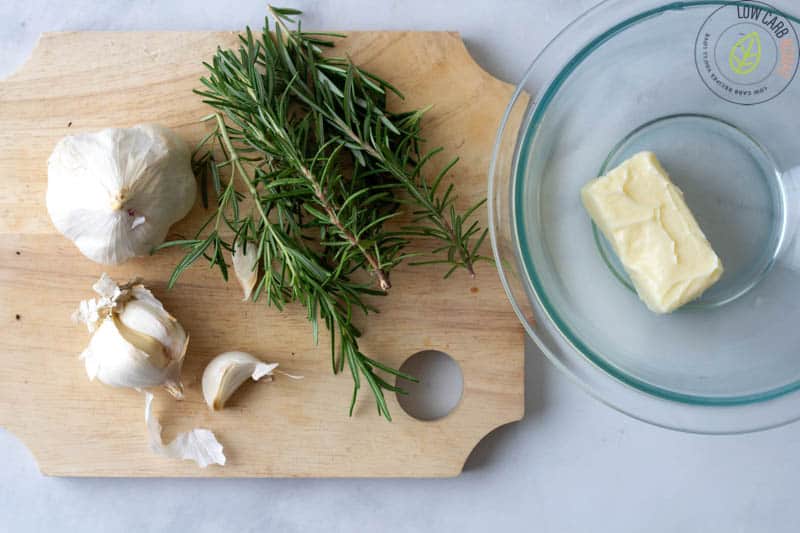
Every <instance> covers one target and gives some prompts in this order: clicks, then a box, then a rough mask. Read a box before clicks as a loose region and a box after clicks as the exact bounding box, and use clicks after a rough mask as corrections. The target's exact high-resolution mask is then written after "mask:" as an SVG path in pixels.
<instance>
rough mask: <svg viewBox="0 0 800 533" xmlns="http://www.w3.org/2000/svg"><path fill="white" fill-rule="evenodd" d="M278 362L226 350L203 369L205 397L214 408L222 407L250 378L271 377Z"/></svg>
mask: <svg viewBox="0 0 800 533" xmlns="http://www.w3.org/2000/svg"><path fill="white" fill-rule="evenodd" d="M277 367H278V363H264V362H263V361H261V360H259V359H257V358H255V357H253V356H252V355H250V354H249V353H245V352H225V353H222V354H220V355H218V356H216V357H215V358H214V359H212V360H211V362H210V363H208V365H207V366H206V369H205V370H204V371H203V398H204V399H205V401H206V403H207V404H208V406H209V407H210V408H211V409H213V410H215V411H216V410H219V409H222V408H223V407H224V406H225V402H226V401H228V398H230V397H231V395H232V394H233V393H234V392H236V390H237V389H238V388H239V387H240V386H241V385H242V384H243V383H244V382H245V381H247V380H248V379H250V378H252V379H253V381H258V380H260V379H261V378H263V377H265V376H268V377H271V376H272V373H273V371H274V370H275V369H276V368H277Z"/></svg>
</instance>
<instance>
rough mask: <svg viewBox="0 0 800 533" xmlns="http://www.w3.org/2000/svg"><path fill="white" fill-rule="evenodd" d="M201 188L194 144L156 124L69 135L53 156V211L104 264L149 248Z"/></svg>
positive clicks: (50, 178) (161, 238)
mask: <svg viewBox="0 0 800 533" xmlns="http://www.w3.org/2000/svg"><path fill="white" fill-rule="evenodd" d="M196 194H197V185H196V183H195V179H194V175H193V174H192V166H191V156H190V153H189V149H188V148H187V146H186V144H185V143H184V142H183V141H182V140H181V138H180V137H178V136H177V135H176V134H175V133H174V132H172V131H171V130H169V129H167V128H164V127H162V126H158V125H154V124H144V125H139V126H134V127H132V128H124V129H116V128H111V129H105V130H102V131H98V132H96V133H83V134H79V135H71V136H68V137H65V138H63V139H61V140H60V141H59V142H58V144H57V145H56V147H55V149H54V150H53V153H52V154H51V155H50V160H49V162H48V169H47V211H48V213H49V214H50V218H51V219H52V221H53V224H54V225H55V227H56V229H58V231H60V232H61V233H63V234H64V235H65V236H66V237H67V238H69V239H70V240H72V241H73V242H74V243H75V245H76V246H77V247H78V249H80V251H81V252H82V253H83V255H85V256H86V257H88V258H89V259H91V260H92V261H96V262H98V263H104V264H117V263H121V262H123V261H125V260H127V259H129V258H131V257H133V256H136V255H146V254H149V253H150V251H151V250H152V249H153V248H154V247H155V246H158V245H159V244H161V243H162V242H163V241H164V237H166V235H167V231H168V230H169V227H170V226H171V225H172V224H174V223H175V222H177V221H178V220H180V219H182V218H183V217H184V216H186V214H187V213H188V212H189V210H190V209H191V207H192V205H193V204H194V200H195V196H196Z"/></svg>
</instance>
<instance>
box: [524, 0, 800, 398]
mask: <svg viewBox="0 0 800 533" xmlns="http://www.w3.org/2000/svg"><path fill="white" fill-rule="evenodd" d="M748 4H758V5H759V7H761V8H765V9H767V10H768V11H770V12H772V13H777V14H780V15H781V16H782V17H785V18H787V19H789V20H791V21H792V22H795V23H799V22H800V20H798V19H797V18H796V17H793V16H791V15H788V14H786V13H784V12H783V11H781V10H779V9H775V8H772V7H771V6H765V5H764V4H763V3H760V2H747V1H744V2H742V1H725V0H696V1H686V2H671V3H669V4H665V5H663V6H661V7H658V8H654V9H650V10H648V11H644V12H642V13H640V14H638V15H636V16H633V17H630V18H628V19H626V20H623V21H622V22H619V23H618V24H616V25H614V26H613V27H611V28H610V29H609V30H607V31H606V32H604V33H603V34H602V35H600V36H598V37H596V38H595V39H593V40H592V41H590V42H589V43H588V44H587V45H586V46H584V47H583V48H582V49H581V50H580V51H578V53H577V54H575V56H573V58H572V59H571V60H570V61H569V62H567V64H566V65H565V66H564V68H562V69H561V71H560V72H559V73H558V74H557V75H556V77H555V78H554V79H553V81H552V82H551V83H550V84H549V86H548V87H547V89H546V90H545V92H544V94H543V96H542V98H541V99H540V100H539V101H538V102H537V104H536V106H535V108H534V109H533V113H532V116H531V119H530V122H529V125H528V127H527V129H526V131H525V134H524V136H523V139H522V142H521V143H520V147H519V161H518V164H517V165H516V170H515V178H514V185H513V193H514V199H513V205H514V229H515V231H516V239H517V243H518V245H519V249H520V258H521V260H522V264H523V267H524V268H525V271H526V274H527V277H528V279H530V281H531V284H532V285H533V290H534V293H535V295H536V298H537V299H538V300H539V303H540V304H541V306H542V309H543V310H544V312H545V313H546V314H547V316H548V318H549V319H550V320H551V321H552V322H553V324H555V326H556V328H557V329H558V331H559V332H560V333H561V335H562V336H563V337H564V338H565V340H566V341H567V342H568V343H569V344H570V345H571V346H572V347H573V348H574V349H575V350H577V351H578V352H579V353H581V354H582V355H583V356H584V357H586V358H587V359H588V360H589V361H591V362H592V363H593V364H594V365H596V366H597V367H599V368H600V369H602V370H603V371H605V372H606V373H608V374H610V375H611V376H613V377H614V378H616V379H618V380H619V381H621V382H622V383H624V384H626V385H628V386H631V387H634V388H636V389H638V390H640V391H642V392H645V393H648V394H652V395H654V396H657V397H660V398H663V399H666V400H671V401H676V402H682V403H686V404H690V405H702V406H733V405H747V404H754V403H759V402H765V401H768V400H773V399H775V398H778V397H780V396H783V395H786V394H789V393H791V392H794V391H797V390H800V380H798V381H795V382H793V383H789V384H787V385H784V386H782V387H778V388H775V389H772V390H769V391H765V392H760V393H756V394H748V395H743V396H736V397H719V396H700V395H693V394H686V393H681V392H676V391H672V390H669V389H665V388H662V387H658V386H656V385H653V384H651V383H648V382H646V381H643V380H641V379H638V378H636V377H633V376H631V375H629V374H627V373H625V372H624V371H622V370H621V369H619V368H617V367H616V366H614V365H613V364H611V363H610V362H609V361H607V360H606V359H604V358H603V357H601V356H600V355H598V354H597V353H595V352H594V351H593V350H591V349H589V347H588V346H586V344H584V343H583V341H581V340H580V338H579V337H578V336H577V335H576V334H575V333H574V332H573V331H572V329H571V328H570V327H569V326H568V325H567V323H566V322H565V321H564V320H563V319H562V318H561V316H560V315H559V313H558V311H557V310H556V308H555V307H554V306H553V305H552V304H551V302H550V300H549V298H548V297H547V294H546V292H545V290H544V285H543V284H542V282H541V280H540V279H539V276H538V275H537V273H536V268H535V266H534V264H533V261H532V260H531V254H530V249H529V247H528V244H527V243H528V241H527V239H526V238H525V237H526V235H525V228H524V224H522V220H521V218H520V217H521V213H522V212H523V209H522V207H523V206H522V198H523V194H522V192H523V185H524V180H523V179H522V178H523V176H522V173H523V169H525V168H526V167H527V163H528V157H529V151H528V147H529V146H530V144H531V143H532V142H533V137H534V135H535V133H536V131H537V129H538V127H539V124H540V123H541V120H542V118H543V116H544V114H545V112H546V111H547V108H548V106H549V104H550V102H551V101H552V100H553V98H554V97H555V95H556V94H557V93H558V91H559V89H560V88H561V86H562V85H563V84H564V82H565V81H566V80H567V78H569V76H570V75H571V74H572V72H573V71H574V70H575V69H576V68H577V67H578V65H580V64H581V63H582V62H583V61H584V60H585V59H586V58H587V57H588V56H589V55H591V53H592V52H593V51H594V49H596V48H597V47H598V46H600V45H601V44H603V43H604V42H606V41H608V40H609V39H611V38H612V37H614V36H615V35H617V34H619V33H621V32H622V31H624V30H625V29H627V28H628V27H630V26H633V25H635V24H638V23H639V22H642V21H644V20H646V19H649V18H652V17H656V16H658V15H660V14H662V13H666V12H669V11H680V10H683V9H687V8H692V7H703V6H720V7H724V6H728V5H748ZM689 312H691V311H689Z"/></svg>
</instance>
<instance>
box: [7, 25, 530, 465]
mask: <svg viewBox="0 0 800 533" xmlns="http://www.w3.org/2000/svg"><path fill="white" fill-rule="evenodd" d="M236 42H237V37H236V34H234V33H230V32H225V33H210V32H181V33H174V32H157V33H108V32H78V33H55V34H45V35H43V36H42V37H41V39H40V41H39V43H38V46H37V47H36V49H35V50H34V52H33V55H32V57H31V59H30V60H29V61H28V63H27V64H26V65H25V66H23V67H22V68H21V70H19V71H18V72H17V73H15V74H14V75H12V76H11V77H10V78H8V79H7V80H5V81H2V82H0V321H2V327H0V346H2V348H0V363H2V364H0V425H2V426H3V427H5V428H7V429H8V430H10V431H11V432H13V433H14V434H15V435H17V436H18V437H19V438H20V439H22V441H23V442H24V443H25V444H26V445H27V446H28V447H29V449H30V450H31V452H32V453H33V455H34V456H35V458H36V460H37V462H38V464H39V468H40V469H41V470H42V472H44V473H46V474H50V475H59V476H209V477H218V476H315V477H316V476H346V477H351V476H352V477H355V476H399V477H405V476H453V475H457V474H458V473H459V472H460V471H461V469H462V466H463V464H464V461H465V459H466V458H467V456H468V455H469V453H470V451H471V450H472V449H473V447H474V446H475V445H476V444H477V442H478V441H479V440H480V439H481V438H483V437H484V436H485V435H486V434H487V433H489V432H490V431H492V430H493V429H495V428H496V427H498V426H500V425H502V424H506V423H508V422H512V421H515V420H519V419H520V418H521V417H522V415H523V399H524V398H523V397H524V391H523V362H524V359H523V332H522V329H521V327H520V326H519V323H518V321H517V319H516V317H515V316H514V314H513V312H512V309H511V306H510V305H509V304H508V302H507V300H506V296H505V294H504V292H503V289H502V287H501V284H500V281H499V279H498V276H497V273H496V271H495V270H494V267H492V266H489V265H486V264H481V265H479V267H478V269H477V274H478V275H477V278H476V279H474V280H472V279H470V278H469V277H468V276H467V275H466V274H464V273H458V274H457V275H454V276H453V277H452V278H451V279H449V280H442V274H443V271H442V269H441V268H440V267H424V268H423V267H402V268H399V269H397V270H395V271H393V273H392V276H393V277H392V281H393V285H394V286H393V288H392V290H391V293H390V295H389V296H387V297H385V298H380V299H377V300H376V302H377V305H378V307H379V308H380V310H381V313H380V314H378V315H374V316H370V317H368V319H364V317H361V318H359V319H358V323H359V324H360V325H361V326H362V327H363V331H364V337H363V340H362V342H361V346H362V349H363V351H364V352H365V353H367V354H369V355H371V356H373V357H375V358H377V359H380V360H382V361H384V362H386V363H389V364H391V365H395V366H399V365H401V364H402V363H403V361H405V360H406V359H407V358H408V357H409V356H411V355H412V354H414V353H416V352H419V351H422V350H441V351H444V352H446V353H448V354H450V355H451V356H452V357H453V358H455V359H456V360H457V361H458V363H459V365H460V367H461V370H462V373H463V379H464V391H463V395H462V398H461V401H460V403H459V404H458V406H457V407H456V409H455V410H454V411H453V412H451V413H450V414H449V415H448V416H446V417H445V418H443V419H439V420H437V421H433V422H424V421H419V420H416V419H414V418H412V417H410V416H409V415H407V414H406V413H405V412H404V411H403V410H402V408H401V407H400V405H399V404H398V402H397V399H396V397H395V396H394V395H393V394H389V395H388V397H387V400H388V403H389V406H390V409H391V412H392V414H393V416H394V421H393V422H391V423H389V422H386V421H384V420H383V419H382V418H379V417H378V416H377V414H376V410H375V405H374V402H373V399H372V397H371V395H370V393H369V391H368V390H362V393H361V395H360V397H359V401H358V404H357V408H356V410H355V413H354V416H352V417H348V415H347V409H348V405H349V400H350V395H351V387H352V382H351V379H350V376H349V375H348V374H347V373H345V374H342V375H338V376H334V375H332V374H331V370H330V359H329V353H328V342H327V340H326V339H325V335H323V336H322V337H321V339H320V345H319V346H315V345H314V344H313V342H312V339H311V331H310V327H309V325H308V323H307V321H306V319H305V315H304V310H303V309H301V308H299V307H290V308H288V309H286V310H285V311H284V312H283V313H280V312H278V311H276V310H275V309H272V308H268V307H266V305H264V304H260V303H259V304H247V303H242V302H241V301H240V300H241V294H240V288H239V287H238V285H236V284H234V283H231V284H227V285H226V284H225V283H223V281H222V279H221V278H220V276H219V273H218V272H217V271H213V272H210V271H209V270H208V268H206V267H205V266H204V265H200V264H199V263H198V265H195V266H194V267H193V268H191V269H190V271H189V272H188V273H186V274H185V275H184V276H183V277H182V278H181V281H180V282H179V284H178V285H177V286H176V287H175V288H174V289H173V290H170V291H167V290H166V287H165V285H166V280H167V279H168V277H169V274H170V272H171V270H172V268H173V266H174V265H175V263H176V262H177V260H178V258H179V256H180V252H179V251H178V250H171V251H164V252H163V253H159V254H158V255H156V256H154V257H145V258H140V259H136V260H133V261H130V262H128V263H126V264H125V265H123V266H118V267H103V266H102V265H98V264H95V263H92V262H91V261H89V260H88V259H85V258H84V257H83V256H82V255H81V254H80V253H79V252H78V250H77V249H76V248H75V247H74V246H73V245H72V243H71V242H69V241H68V240H67V239H65V238H64V237H62V236H61V235H59V234H58V233H57V232H56V230H55V229H54V227H53V226H52V225H51V224H50V221H49V218H48V216H47V212H46V210H45V204H44V198H45V188H46V184H47V165H46V162H47V158H48V156H49V154H50V152H51V151H52V149H53V146H54V145H55V143H56V141H57V140H58V139H59V138H61V137H63V136H65V135H68V134H71V133H77V132H82V131H93V130H98V129H101V128H105V127H109V126H116V127H124V126H131V125H134V124H137V123H142V122H157V123H161V124H164V125H166V126H169V127H172V128H174V129H176V130H177V131H178V132H179V134H180V135H182V136H183V137H184V138H185V139H186V140H187V141H188V142H189V143H190V144H191V145H194V144H195V143H196V142H197V141H198V140H199V139H200V138H201V136H202V135H203V133H204V131H205V126H204V125H201V124H198V123H197V122H196V121H197V120H198V119H199V118H200V117H202V116H204V115H206V114H208V112H209V109H208V108H206V107H205V106H204V105H203V104H202V103H201V102H200V99H199V97H197V96H195V95H194V94H193V93H192V89H193V88H196V87H198V86H199V83H198V79H199V77H200V76H201V75H202V74H203V73H204V71H203V67H202V64H201V63H202V61H205V60H208V59H209V58H210V57H211V55H212V54H213V52H214V50H215V49H216V47H217V45H221V46H223V47H226V46H234V45H235V44H236ZM335 52H336V53H344V52H347V53H349V54H351V56H352V57H353V59H354V60H355V61H356V62H357V63H361V64H362V65H364V66H365V67H367V68H368V69H371V70H373V71H375V72H376V73H377V74H379V75H381V76H384V77H386V78H388V79H389V80H391V81H392V83H394V84H395V85H396V86H398V87H399V88H400V89H401V90H403V91H404V92H405V94H406V100H405V101H399V100H397V99H395V101H393V102H392V105H393V106H394V107H395V108H398V109H402V108H416V107H422V106H424V105H427V104H433V105H434V107H433V109H432V110H431V111H430V112H429V114H428V115H427V118H426V119H425V123H424V129H423V131H424V132H425V135H426V137H427V139H428V140H429V143H430V145H431V146H440V145H441V146H444V147H445V148H446V150H445V153H444V154H441V155H440V156H439V159H438V160H437V161H436V164H437V165H442V164H444V163H445V162H446V161H447V160H449V159H450V158H451V157H452V156H453V155H455V154H458V155H460V156H461V162H460V163H459V164H458V165H457V167H456V172H454V173H453V175H454V177H455V179H457V180H458V191H459V194H460V198H459V204H460V205H461V206H462V207H463V206H466V205H467V204H471V203H472V202H474V201H476V200H477V199H478V198H480V197H482V196H484V195H485V194H486V175H487V169H488V166H489V160H490V157H491V151H492V146H493V143H494V137H495V131H496V128H497V126H498V123H499V121H500V118H501V116H502V114H503V111H504V109H505V106H506V104H507V102H508V101H509V98H510V96H511V94H512V91H513V87H512V86H510V85H507V84H505V83H502V82H500V81H498V80H496V79H494V78H492V77H491V76H490V75H489V74H487V73H486V72H484V71H483V70H482V69H481V68H480V67H479V66H478V65H477V64H476V63H475V62H474V61H473V60H472V59H471V57H470V56H469V54H468V52H467V51H466V49H465V48H464V45H463V43H462V41H461V39H460V38H459V36H458V35H457V34H454V33H442V32H434V33H416V32H367V33H353V34H350V36H349V37H348V38H346V39H344V40H342V41H341V42H340V45H339V46H338V47H337V48H336V50H335ZM203 216H204V210H203V208H202V206H201V205H200V204H199V201H198V205H197V206H196V207H195V209H194V210H193V212H192V214H191V215H190V216H189V217H188V218H187V219H186V220H184V221H182V222H181V223H179V224H178V225H176V227H175V228H173V229H174V231H175V232H177V233H184V234H186V233H189V232H191V229H192V228H196V227H197V225H198V220H200V219H201V218H202V217H203ZM481 217H482V218H483V222H484V223H485V222H486V214H485V212H484V213H482V214H481ZM485 247H486V249H485V250H484V253H485V254H489V253H490V250H489V245H488V242H487V243H485ZM104 271H106V272H108V273H109V274H110V275H111V276H112V277H114V278H115V279H116V280H118V281H123V280H126V279H128V278H131V277H135V276H142V277H144V278H145V281H146V283H147V285H148V287H150V288H152V289H153V291H154V293H155V294H156V296H157V297H159V298H160V299H161V300H162V301H163V303H164V305H165V306H166V308H167V309H169V310H170V311H171V312H172V313H173V314H174V315H176V317H177V318H178V319H179V320H180V322H181V323H183V325H184V326H185V327H186V329H187V330H188V331H189V332H190V334H191V343H190V345H189V352H188V355H187V360H186V364H185V366H184V372H183V378H184V381H185V383H186V384H187V391H186V399H185V400H184V401H182V402H177V401H174V400H172V399H171V398H170V397H169V396H168V395H167V394H166V393H164V392H157V394H156V400H155V413H156V415H157V416H158V417H159V418H160V419H161V423H162V425H163V426H164V437H165V440H169V439H171V438H172V437H173V436H174V435H175V434H176V433H177V432H179V431H185V430H187V429H189V428H192V427H205V428H209V429H212V430H213V431H214V432H215V433H216V435H217V437H218V438H219V440H220V441H221V442H222V444H223V445H224V447H225V454H226V455H227V458H228V464H227V465H226V466H224V467H217V466H214V467H209V468H207V469H200V468H198V467H197V466H196V465H195V464H194V463H192V462H188V461H175V460H170V459H166V458H163V457H160V456H156V455H153V454H152V453H151V452H150V451H149V449H148V447H147V443H146V437H145V435H146V434H145V427H144V414H143V409H144V400H143V397H142V395H141V394H139V393H137V392H135V391H132V390H120V389H112V388H110V387H107V386H104V385H102V384H100V383H98V382H92V383H90V382H89V381H88V380H87V377H86V373H85V370H84V367H83V364H82V362H81V361H79V360H78V354H79V353H80V352H81V351H82V350H83V348H84V347H85V345H86V343H87V341H88V333H87V332H86V330H85V328H84V327H83V326H82V325H76V324H74V323H73V322H72V321H71V320H70V315H71V313H72V311H73V310H74V309H75V307H76V305H77V304H78V302H79V301H80V300H81V299H84V298H88V297H91V296H92V295H93V294H92V292H91V285H92V283H93V282H94V281H95V280H96V279H97V278H98V277H99V276H100V274H101V273H102V272H104ZM233 349H239V350H245V351H248V352H251V353H253V354H256V355H257V356H259V357H261V358H263V359H265V360H268V361H274V362H278V363H280V365H281V368H283V369H285V370H286V371H288V372H291V373H295V374H301V375H303V376H305V379H303V380H301V381H292V380H289V379H283V378H280V377H279V378H277V379H276V381H274V382H272V383H257V384H253V383H250V384H249V385H248V386H246V387H244V388H243V389H242V390H240V391H239V392H238V393H237V395H236V396H234V398H233V399H232V400H231V402H230V404H229V406H228V407H227V408H226V409H225V410H224V411H222V412H219V413H211V412H209V411H208V409H207V408H206V406H205V404H204V403H203V400H202V396H201V393H200V386H199V377H200V375H201V374H202V370H203V368H204V367H205V364H206V363H207V362H208V361H209V360H210V358H211V357H213V356H214V355H216V354H217V353H220V352H223V351H227V350H233ZM420 377H421V378H422V379H423V380H424V379H425V376H420Z"/></svg>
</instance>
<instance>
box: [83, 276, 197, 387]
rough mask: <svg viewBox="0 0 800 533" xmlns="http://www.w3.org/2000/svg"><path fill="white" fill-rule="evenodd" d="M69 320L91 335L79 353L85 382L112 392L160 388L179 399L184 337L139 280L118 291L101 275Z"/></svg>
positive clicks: (184, 332) (175, 322)
mask: <svg viewBox="0 0 800 533" xmlns="http://www.w3.org/2000/svg"><path fill="white" fill-rule="evenodd" d="M92 288H93V289H94V291H95V292H96V293H97V294H99V295H100V297H99V298H95V299H92V300H84V301H82V302H81V303H80V306H79V308H78V310H77V311H76V312H75V315H74V317H73V318H74V319H75V320H76V321H80V322H84V323H85V324H86V326H87V327H88V329H89V331H90V332H92V333H93V335H92V338H91V340H90V341H89V346H88V347H87V348H86V349H85V350H84V351H83V353H82V354H81V359H83V361H84V363H85V364H86V373H87V374H88V376H89V379H90V380H93V379H95V378H97V379H98V380H100V381H101V382H103V383H105V384H106V385H111V386H113V387H131V388H135V389H143V388H148V387H157V386H162V385H163V386H164V387H166V389H167V390H168V391H169V392H170V393H171V394H172V395H173V396H176V397H181V396H182V392H183V386H182V385H181V381H180V372H181V366H182V365H183V358H184V356H185V355H186V348H187V346H188V343H189V335H188V334H187V333H186V331H185V330H184V329H183V327H182V326H181V325H180V323H178V321H177V320H176V319H175V318H174V317H173V316H172V315H170V314H169V313H168V312H167V311H166V310H165V309H164V306H163V305H162V304H161V302H160V301H158V299H157V298H156V297H155V296H153V293H151V292H150V291H149V290H147V289H146V288H145V287H144V285H142V284H141V280H138V279H136V280H133V281H131V282H129V283H126V284H125V285H122V286H118V285H117V284H116V283H114V281H113V280H112V279H111V278H110V277H109V276H108V275H106V274H105V273H104V274H103V275H102V277H101V278H100V280H99V281H98V282H97V283H95V284H94V286H93V287H92Z"/></svg>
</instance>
